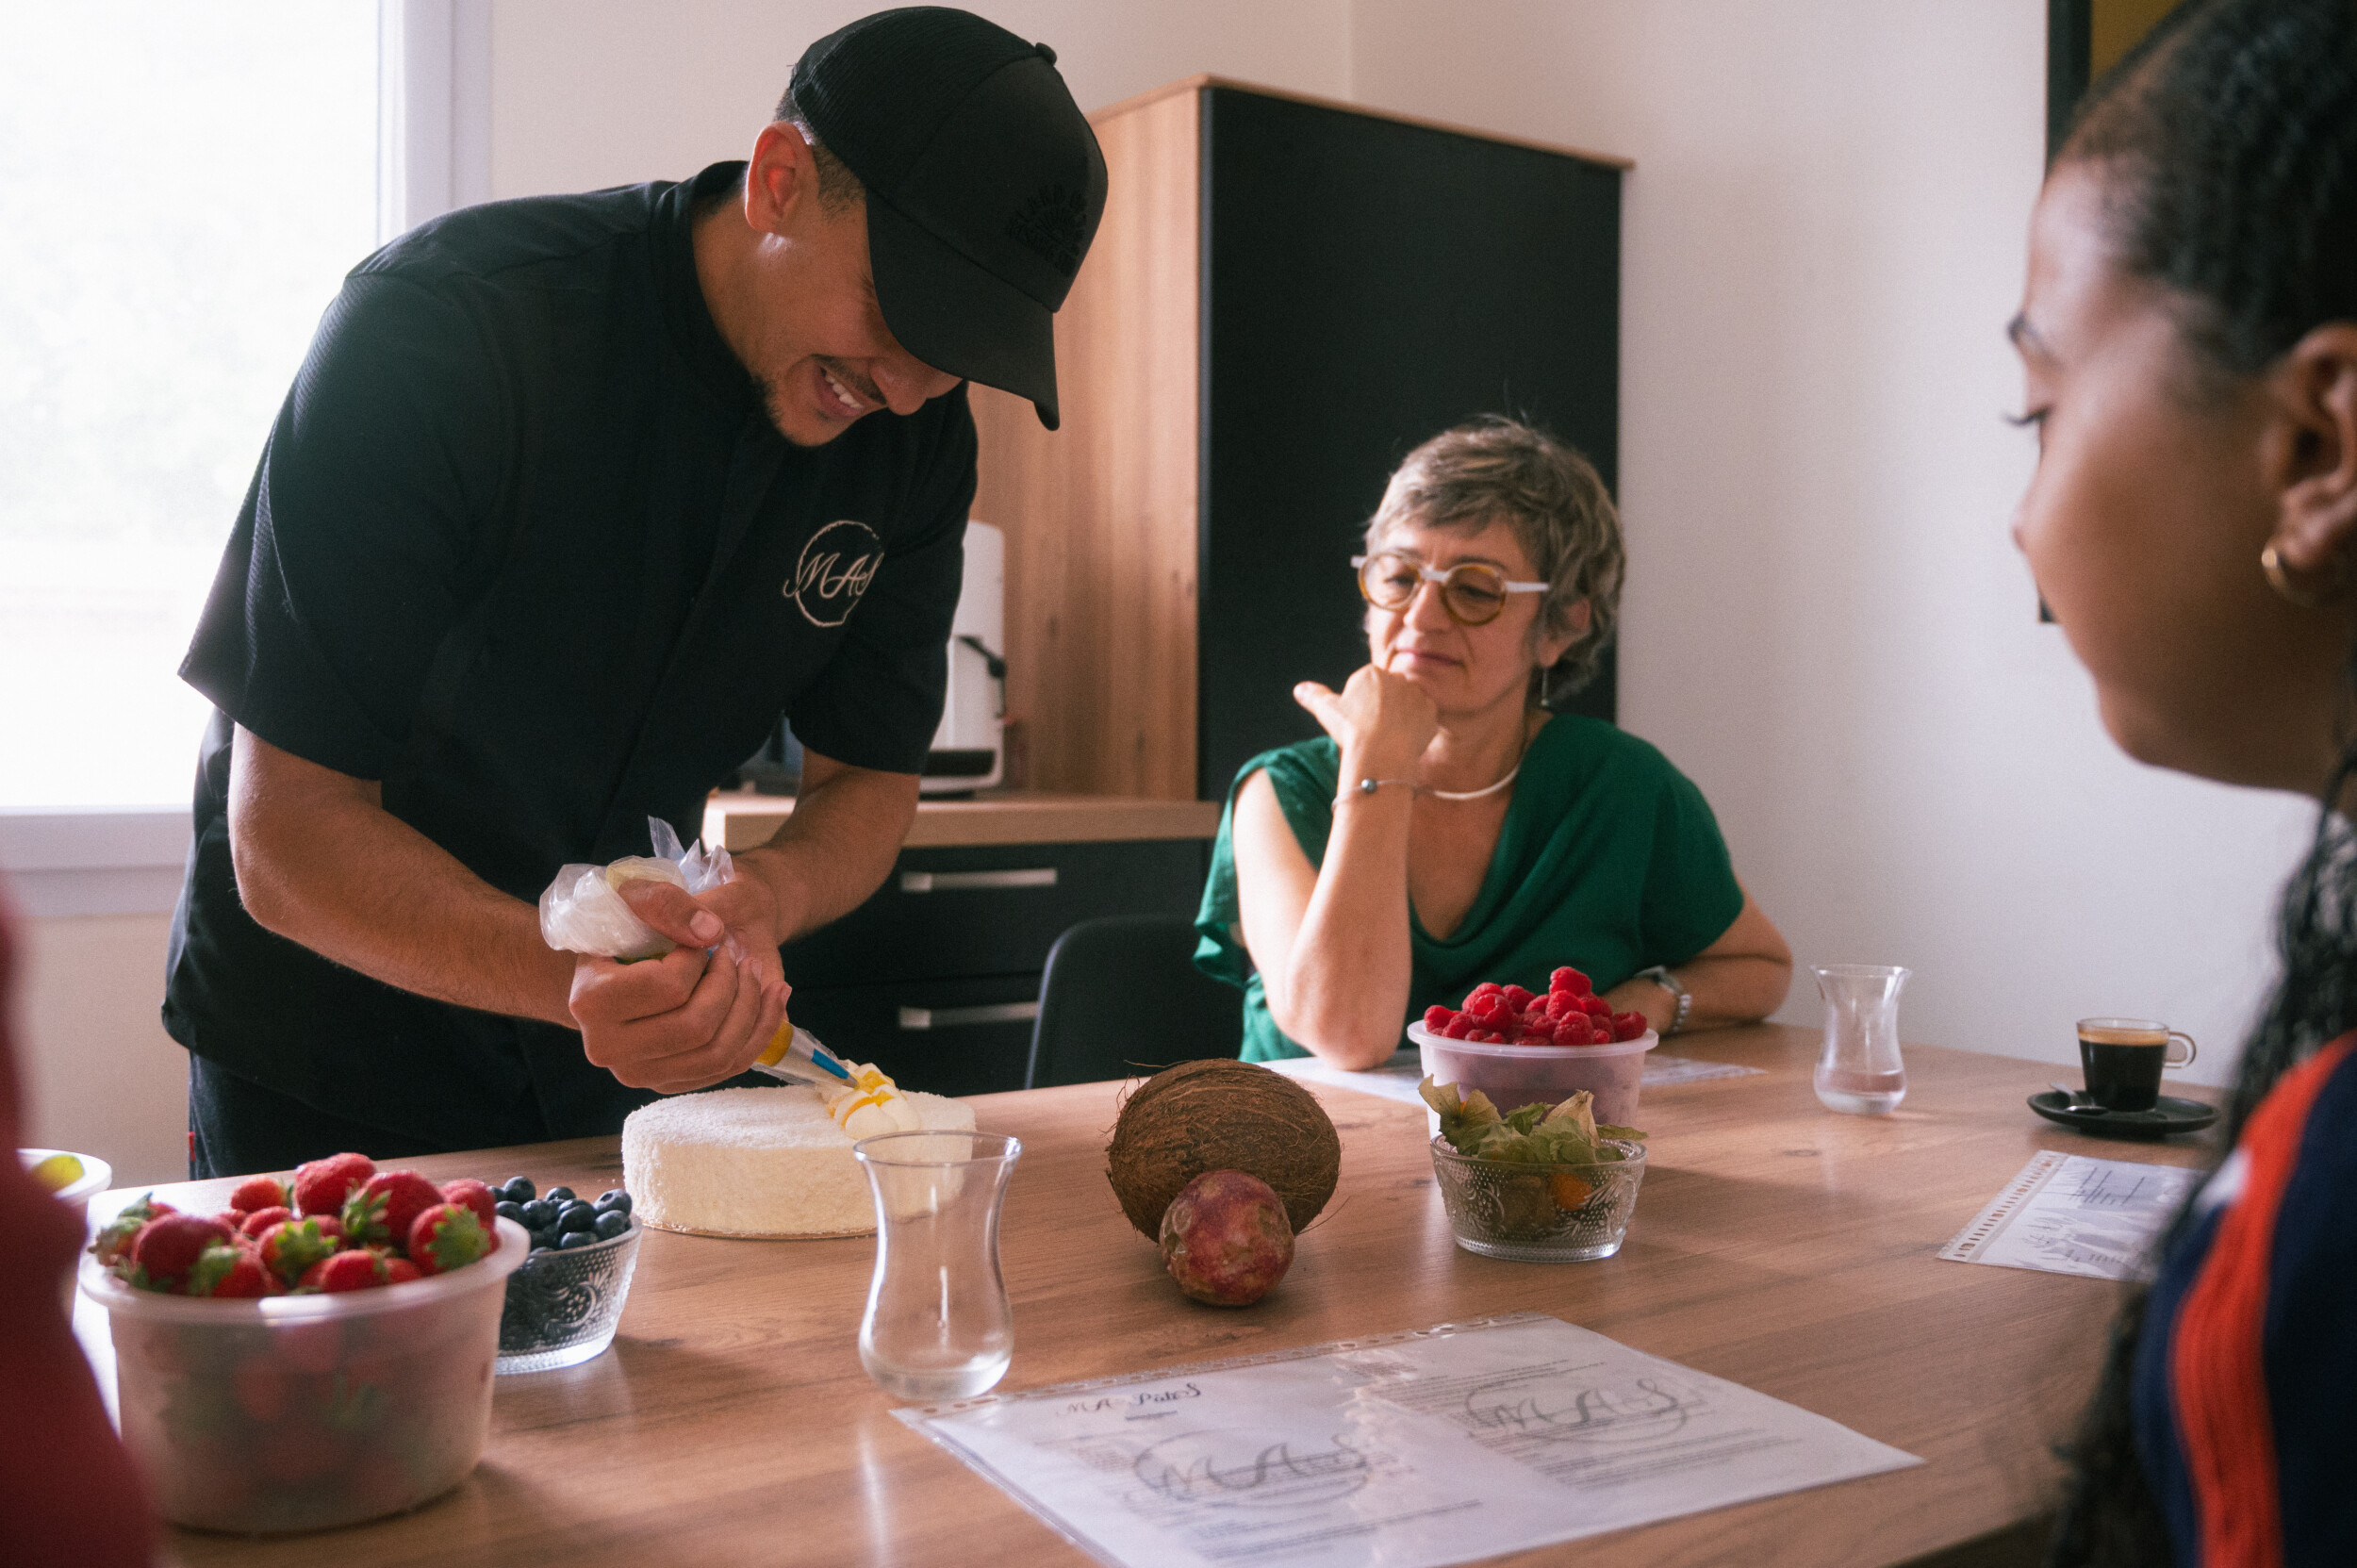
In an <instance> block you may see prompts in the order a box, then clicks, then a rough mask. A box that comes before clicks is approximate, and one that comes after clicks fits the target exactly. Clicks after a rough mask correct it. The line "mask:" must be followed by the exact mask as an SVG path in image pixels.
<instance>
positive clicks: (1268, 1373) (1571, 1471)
mask: <svg viewBox="0 0 2357 1568" xmlns="http://www.w3.org/2000/svg"><path fill="white" fill-rule="evenodd" d="M893 1413H894V1414H896V1415H898V1417H899V1418H900V1419H901V1420H903V1421H905V1422H907V1423H908V1424H909V1425H910V1426H912V1427H915V1428H916V1429H917V1430H919V1431H922V1432H924V1433H926V1434H927V1435H928V1436H930V1437H931V1438H932V1439H933V1440H934V1441H935V1442H937V1443H940V1444H942V1445H943V1446H945V1447H947V1448H948V1449H949V1450H950V1451H951V1452H953V1453H955V1454H957V1455H958V1456H959V1457H960V1458H961V1459H963V1460H964V1461H966V1462H967V1463H968V1464H971V1465H973V1466H974V1467H975V1468H976V1469H977V1470H979V1471H981V1473H982V1474H983V1475H985V1476H987V1477H990V1478H991V1479H992V1480H993V1481H995V1482H997V1484H998V1485H999V1486H1001V1487H1003V1488H1005V1489H1006V1490H1007V1491H1008V1492H1010V1493H1012V1494H1014V1497H1015V1498H1016V1499H1017V1500H1018V1501H1020V1502H1021V1503H1022V1504H1023V1505H1024V1506H1025V1507H1027V1508H1029V1509H1030V1510H1031V1511H1032V1512H1034V1513H1036V1514H1038V1515H1040V1517H1042V1518H1043V1519H1045V1520H1047V1523H1048V1524H1050V1525H1052V1526H1053V1527H1056V1528H1057V1529H1059V1530H1061V1531H1063V1533H1064V1535H1066V1536H1067V1537H1069V1538H1070V1539H1071V1540H1072V1541H1074V1542H1075V1543H1078V1544H1080V1546H1082V1547H1083V1548H1085V1549H1086V1550H1088V1551H1090V1552H1092V1553H1094V1554H1095V1555H1096V1557H1097V1558H1098V1559H1099V1560H1102V1561H1105V1562H1108V1563H1113V1564H1116V1565H1118V1568H1209V1565H1211V1564H1227V1563H1261V1562H1295V1561H1304V1560H1314V1561H1315V1562H1317V1563H1318V1564H1320V1565H1321V1568H1354V1565H1365V1568H1373V1565H1376V1564H1381V1565H1382V1568H1440V1565H1442V1564H1446V1563H1455V1562H1464V1561H1469V1560H1474V1559H1476V1558H1485V1557H1491V1556H1493V1555H1495V1554H1497V1553H1500V1552H1509V1551H1518V1550H1522V1549H1525V1548H1528V1547H1532V1546H1541V1545H1545V1544H1547V1543H1552V1542H1559V1541H1571V1540H1575V1539H1577V1538H1579V1537H1582V1536H1590V1535H1598V1534H1602V1533H1603V1532H1605V1531H1607V1530H1617V1529H1624V1528H1627V1527H1630V1526H1634V1525H1643V1524H1650V1523H1652V1522H1653V1521H1655V1520H1658V1519H1669V1518H1673V1517H1675V1516H1677V1515H1679V1514H1684V1513H1693V1512H1698V1511H1700V1510H1704V1509H1711V1508H1719V1507H1722V1506H1724V1505H1726V1504H1729V1503H1737V1502H1743V1501H1747V1500H1749V1499H1751V1498H1755V1497H1768V1496H1773V1495H1775V1494H1779V1493H1785V1492H1793V1491H1798V1490H1800V1489H1801V1488H1803V1487H1810V1486H1821V1485H1823V1484H1825V1483H1826V1482H1829V1481H1838V1480H1848V1479H1851V1478H1853V1477H1859V1476H1871V1475H1875V1474H1878V1473H1880V1472H1883V1471H1886V1470H1896V1469H1900V1468H1903V1467H1904V1466H1907V1465H1911V1464H1917V1463H1920V1462H1921V1461H1919V1460H1917V1459H1915V1458H1914V1457H1913V1456H1912V1455H1909V1454H1904V1453H1901V1452H1900V1451H1899V1450H1898V1449H1896V1448H1892V1447H1889V1446H1887V1445H1886V1444H1880V1443H1877V1442H1875V1441H1873V1440H1872V1439H1871V1438H1868V1437H1864V1436H1861V1435H1860V1434H1858V1433H1856V1432H1854V1431H1852V1430H1850V1429H1849V1428H1846V1427H1842V1426H1839V1425H1837V1424H1836V1423H1834V1422H1832V1421H1828V1420H1826V1419H1825V1418H1824V1417H1822V1416H1819V1415H1812V1414H1810V1413H1809V1412H1808V1411H1804V1410H1801V1409H1798V1408H1797V1407H1795V1406H1792V1405H1788V1404H1786V1403H1784V1402H1783V1401H1781V1400H1778V1399H1772V1398H1770V1397H1769V1396H1768V1395H1764V1394H1760V1393H1757V1392H1755V1391H1754V1390H1752V1389H1747V1388H1744V1387H1742V1386H1740V1385H1739V1384H1736V1383H1730V1382H1727V1381H1725V1380H1724V1379H1722V1378H1713V1377H1709V1376H1707V1375H1706V1374H1704V1373H1700V1372H1696V1371H1693V1370H1692V1369H1691V1368H1689V1367H1684V1366H1680V1365H1678V1364H1677V1363H1675V1362H1666V1361H1662V1360H1660V1359H1659V1358H1658V1357H1655V1356H1648V1355H1645V1354H1643V1353H1642V1352H1640V1351H1636V1350H1631V1349H1629V1348H1628V1347H1627V1346H1626V1345H1619V1344H1616V1343H1615V1342H1613V1341H1611V1340H1608V1339H1606V1338H1605V1337H1604V1336H1602V1335H1601V1334H1595V1333H1591V1332H1590V1331H1589V1330H1587V1329H1578V1328H1574V1327H1573V1326H1572V1325H1570V1324H1568V1323H1563V1322H1560V1321H1558V1320H1557V1319H1555V1318H1551V1317H1541V1316H1538V1315H1535V1314H1527V1313H1526V1314H1521V1315H1517V1316H1513V1317H1505V1318H1494V1319H1489V1320H1486V1321H1483V1322H1479V1323H1469V1324H1453V1325H1442V1327H1440V1328H1437V1329H1425V1330H1421V1331H1419V1332H1416V1333H1412V1334H1394V1335H1387V1336H1384V1337H1382V1338H1378V1339H1368V1340H1348V1341H1343V1342H1340V1343H1337V1344H1334V1345H1315V1346H1311V1347H1310V1348H1308V1349H1305V1350H1299V1351H1294V1352H1288V1353H1285V1354H1281V1355H1275V1356H1264V1357H1251V1358H1246V1359H1244V1360H1242V1361H1237V1362H1214V1363H1208V1364H1206V1365H1202V1366H1197V1367H1193V1368H1178V1369H1173V1370H1168V1371H1162V1372H1148V1373H1140V1374H1137V1375H1135V1376H1133V1377H1129V1378H1110V1379H1105V1380H1102V1381H1099V1382H1094V1383H1079V1384H1067V1385H1064V1386H1063V1387H1060V1388H1048V1389H1040V1390H1036V1391H1034V1392H1031V1393H1028V1394H1016V1395H995V1396H992V1397H990V1398H984V1399H973V1400H966V1401H963V1402H961V1403H958V1404H953V1405H941V1406H935V1407H932V1408H931V1409H923V1410H900V1411H894V1412H893Z"/></svg>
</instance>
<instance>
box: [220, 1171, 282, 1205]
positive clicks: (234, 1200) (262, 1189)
mask: <svg viewBox="0 0 2357 1568" xmlns="http://www.w3.org/2000/svg"><path fill="white" fill-rule="evenodd" d="M289 1201H290V1200H289V1198H288V1194H287V1184H286V1183H285V1182H284V1181H281V1180H278V1178H276V1177H274V1176H249V1177H247V1178H246V1179H245V1180H242V1181H240V1182H239V1183H238V1190H237V1191H236V1192H234V1193H231V1194H230V1195H229V1207H231V1208H232V1209H235V1210H237V1211H238V1212H239V1213H241V1214H250V1213H254V1211H255V1210H256V1209H272V1208H278V1209H283V1208H286V1207H287V1206H288V1202H289Z"/></svg>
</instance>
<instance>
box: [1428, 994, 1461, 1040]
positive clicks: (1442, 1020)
mask: <svg viewBox="0 0 2357 1568" xmlns="http://www.w3.org/2000/svg"><path fill="white" fill-rule="evenodd" d="M1456 1016H1457V1014H1456V1012H1455V1011H1454V1010H1453V1009H1450V1008H1446V1007H1442V1005H1441V1004H1440V1003H1439V1002H1434V1003H1433V1004H1432V1005H1431V1006H1430V1007H1427V1008H1426V1009H1425V1010H1424V1027H1425V1028H1426V1029H1428V1030H1430V1031H1431V1032H1433V1033H1435V1034H1439V1033H1441V1032H1442V1031H1444V1030H1446V1029H1447V1028H1448V1025H1449V1020H1450V1019H1451V1018H1454V1017H1456Z"/></svg>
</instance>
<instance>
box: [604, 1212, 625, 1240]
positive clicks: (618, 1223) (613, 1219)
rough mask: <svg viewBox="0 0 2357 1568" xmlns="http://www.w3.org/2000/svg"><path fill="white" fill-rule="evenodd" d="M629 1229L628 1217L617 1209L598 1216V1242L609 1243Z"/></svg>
mask: <svg viewBox="0 0 2357 1568" xmlns="http://www.w3.org/2000/svg"><path fill="white" fill-rule="evenodd" d="M629 1229H630V1216H629V1215H628V1214H626V1213H622V1212H621V1211H620V1210H619V1209H608V1210H607V1211H606V1212H605V1213H602V1214H600V1215H599V1216H598V1224H597V1231H598V1239H599V1240H600V1241H609V1242H610V1241H612V1240H613V1239H614V1238H615V1237H617V1236H618V1235H620V1234H621V1233H622V1232H623V1231H625V1230H629Z"/></svg>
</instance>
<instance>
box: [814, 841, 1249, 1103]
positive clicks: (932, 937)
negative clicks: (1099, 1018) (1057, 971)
mask: <svg viewBox="0 0 2357 1568" xmlns="http://www.w3.org/2000/svg"><path fill="white" fill-rule="evenodd" d="M1207 852H1208V846H1207V845H1206V843H1205V842H1204V841H1203V840H1202V839H1198V838H1190V839H1167V840H1151V839H1148V840H1139V841H1135V842H1129V843H1111V844H1085V843H1083V844H1009V845H988V846H981V847H975V848H943V849H911V850H902V851H901V852H900V858H899V861H898V864H896V865H895V866H894V867H893V868H892V874H891V875H890V876H889V877H886V878H885V879H884V884H883V886H882V887H881V888H879V889H878V890H877V892H876V894H875V896H874V897H873V898H871V899H869V900H867V901H866V902H865V903H864V904H862V905H861V906H860V907H859V908H857V909H855V910H853V911H852V912H851V913H850V914H849V915H847V916H844V917H843V918H842V919H840V920H838V921H836V922H835V923H834V924H833V925H831V926H828V927H826V928H825V929H823V930H820V931H816V932H814V933H811V934H810V935H808V936H806V937H804V938H802V939H801V940H800V941H799V942H790V943H788V944H787V945H786V946H785V948H784V949H783V951H782V953H781V955H780V956H781V957H782V958H783V961H784V965H785V978H786V980H787V982H789V983H790V984H792V985H793V987H794V999H793V1001H792V1002H791V1004H790V1005H789V1011H790V1012H791V1013H792V1015H793V1017H794V1021H795V1022H796V1023H798V1024H799V1025H801V1026H802V1027H803V1028H804V1029H807V1030H809V1031H810V1032H812V1033H814V1034H816V1035H817V1036H818V1037H819V1038H820V1039H821V1040H824V1041H826V1042H827V1043H828V1044H829V1045H830V1046H832V1047H833V1048H835V1049H836V1050H839V1051H844V1052H847V1053H849V1055H851V1056H853V1057H856V1058H859V1059H860V1060H863V1061H873V1062H874V1063H875V1064H876V1065H879V1066H881V1067H882V1068H883V1069H884V1071H886V1072H888V1073H890V1074H892V1076H893V1077H895V1078H897V1079H898V1080H899V1081H901V1082H902V1083H905V1084H907V1085H908V1086H909V1087H911V1088H915V1089H927V1090H931V1091H932V1092H933V1093H935V1094H943V1095H986V1094H995V1093H997V1092H998V1091H1000V1090H1002V1089H1020V1088H1022V1087H1023V1077H1024V1065H1025V1063H1026V1061H1027V1060H1028V1058H1029V1055H1030V1045H1031V1020H1032V1019H1033V1018H1035V1017H1037V1016H1038V1015H1039V983H1040V972H1041V970H1042V969H1044V968H1045V967H1046V966H1047V949H1049V948H1051V947H1053V946H1054V945H1055V941H1056V938H1057V937H1059V936H1061V935H1062V934H1063V933H1064V932H1065V931H1066V930H1068V929H1070V928H1071V927H1073V926H1075V925H1078V924H1079V923H1080V922H1081V921H1082V920H1089V919H1095V918H1097V917H1098V916H1106V915H1139V914H1163V913H1167V914H1192V913H1193V912H1194V910H1195V906H1196V905H1197V904H1198V903H1200V902H1201V901H1202V898H1203V874H1204V871H1205V857H1206V854H1207ZM1242 1002H1243V999H1242V998H1241V997H1239V998H1238V1005H1239V1006H1241V1005H1242Z"/></svg>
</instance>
